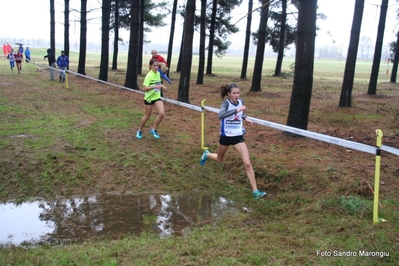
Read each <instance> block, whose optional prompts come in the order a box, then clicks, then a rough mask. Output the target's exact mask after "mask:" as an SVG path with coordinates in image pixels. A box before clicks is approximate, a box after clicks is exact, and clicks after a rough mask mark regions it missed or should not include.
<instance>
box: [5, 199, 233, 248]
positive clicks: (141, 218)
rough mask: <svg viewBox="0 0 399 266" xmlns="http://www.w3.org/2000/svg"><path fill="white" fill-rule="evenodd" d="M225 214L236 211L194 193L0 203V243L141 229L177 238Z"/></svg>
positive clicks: (53, 240) (54, 240) (113, 235)
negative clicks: (190, 229)
mask: <svg viewBox="0 0 399 266" xmlns="http://www.w3.org/2000/svg"><path fill="white" fill-rule="evenodd" d="M225 212H237V210H236V209H235V207H234V204H233V202H232V201H230V200H227V199H226V198H223V197H212V196H209V195H200V194H195V195H189V196H187V195H170V194H140V195H133V194H128V195H115V194H100V195H93V196H88V197H78V198H73V199H60V200H56V201H44V200H41V201H34V202H28V203H22V204H18V205H17V204H14V203H6V204H0V245H34V244H43V243H45V244H62V243H73V242H80V241H83V240H88V239H104V238H112V239H117V238H122V237H123V236H125V235H128V234H140V233H141V232H142V231H145V230H147V231H148V230H153V231H155V232H156V233H157V234H158V235H159V236H160V237H166V236H170V235H182V234H183V232H184V231H185V230H187V229H189V228H190V227H196V226H200V225H203V224H207V223H209V222H211V221H212V220H214V219H215V218H216V217H221V216H222V215H223V214H224V213H225ZM151 217H152V218H154V219H149V218H151Z"/></svg>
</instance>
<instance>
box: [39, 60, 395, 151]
mask: <svg viewBox="0 0 399 266" xmlns="http://www.w3.org/2000/svg"><path fill="white" fill-rule="evenodd" d="M32 62H33V61H32ZM33 63H34V64H37V65H41V64H38V63H35V62H33ZM41 66H44V65H41ZM44 67H47V68H51V67H50V66H44ZM54 69H56V68H54ZM56 70H58V69H56ZM66 71H67V72H68V73H71V74H74V75H77V76H81V77H84V78H87V79H91V80H94V81H97V82H101V83H104V84H108V85H111V86H115V87H118V88H120V89H124V90H129V91H132V92H136V93H140V94H144V92H142V91H140V90H134V89H130V88H127V87H124V86H120V85H117V84H113V83H110V82H107V81H103V80H99V79H96V78H92V77H89V76H86V75H82V74H79V73H76V72H72V71H70V70H66ZM162 100H164V101H166V102H169V103H172V104H175V105H179V106H183V107H186V108H189V109H192V110H195V111H199V112H202V111H203V109H205V110H208V111H211V112H214V113H219V109H217V108H214V107H210V106H204V108H201V107H199V106H196V105H193V104H189V103H184V102H180V101H176V100H172V99H169V98H164V97H162ZM248 118H250V119H251V120H252V122H254V123H256V124H259V125H263V126H266V127H271V128H274V129H278V130H281V131H286V132H290V133H293V134H296V135H300V136H304V137H308V138H311V139H316V140H319V141H323V142H327V143H330V144H334V145H338V146H342V147H346V148H349V149H353V150H358V151H362V152H366V153H371V154H377V148H376V147H373V146H370V145H366V144H363V143H358V142H354V141H350V140H345V139H340V138H337V137H332V136H328V135H323V134H320V133H315V132H312V131H308V130H303V129H299V128H294V127H289V126H285V125H281V124H277V123H273V122H270V121H266V120H261V119H258V118H254V117H249V116H248ZM381 150H383V151H386V152H389V153H392V154H395V155H398V156H399V149H397V148H394V147H389V146H385V145H382V146H381Z"/></svg>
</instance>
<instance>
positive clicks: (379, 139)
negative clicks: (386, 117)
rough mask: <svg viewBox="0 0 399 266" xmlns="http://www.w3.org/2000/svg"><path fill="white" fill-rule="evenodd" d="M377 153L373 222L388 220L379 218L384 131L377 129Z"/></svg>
mask: <svg viewBox="0 0 399 266" xmlns="http://www.w3.org/2000/svg"><path fill="white" fill-rule="evenodd" d="M375 133H376V134H377V154H376V156H375V174H374V179H375V181H374V207H373V223H379V222H386V220H384V219H380V218H378V196H379V192H380V165H381V143H382V136H383V134H382V131H381V129H377V130H376V131H375Z"/></svg>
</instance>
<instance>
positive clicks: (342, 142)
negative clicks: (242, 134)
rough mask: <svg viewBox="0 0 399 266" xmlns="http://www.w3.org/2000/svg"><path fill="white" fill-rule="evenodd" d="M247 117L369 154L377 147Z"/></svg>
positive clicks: (391, 149)
mask: <svg viewBox="0 0 399 266" xmlns="http://www.w3.org/2000/svg"><path fill="white" fill-rule="evenodd" d="M204 108H205V109H206V110H208V111H212V112H215V113H218V112H219V109H216V108H214V107H209V106H204ZM248 118H249V119H251V120H252V122H254V123H256V124H259V125H263V126H266V127H271V128H274V129H278V130H281V131H286V132H290V133H293V134H296V135H300V136H304V137H307V138H311V139H316V140H319V141H323V142H327V143H331V144H334V145H338V146H342V147H346V148H350V149H353V150H358V151H362V152H366V153H371V154H376V153H377V148H376V147H374V146H370V145H366V144H363V143H358V142H354V141H350V140H345V139H340V138H337V137H332V136H329V135H324V134H320V133H316V132H312V131H308V130H303V129H299V128H295V127H289V126H285V125H281V124H277V123H273V122H270V121H266V120H261V119H258V118H254V117H250V116H248ZM381 150H383V151H386V152H389V153H392V154H395V155H398V156H399V149H397V148H394V147H389V146H384V145H383V146H381Z"/></svg>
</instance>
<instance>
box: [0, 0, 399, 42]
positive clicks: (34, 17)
mask: <svg viewBox="0 0 399 266" xmlns="http://www.w3.org/2000/svg"><path fill="white" fill-rule="evenodd" d="M3 1H4V0H3ZM164 1H170V2H171V3H172V1H173V0H164ZM365 2H366V4H365V9H364V15H363V24H362V29H361V37H364V36H366V37H370V38H371V40H372V42H373V44H374V42H375V36H376V35H377V27H378V20H379V13H380V8H379V5H380V4H381V0H366V1H365ZM389 2H390V3H389V8H388V15H387V23H386V27H385V34H384V45H386V44H387V43H388V42H392V41H396V37H395V34H396V32H397V31H398V29H399V27H398V26H397V23H398V21H397V20H396V12H397V9H399V3H397V2H396V1H395V0H390V1H389ZM100 3H101V0H88V10H89V9H93V8H99V6H100ZM184 3H185V0H179V4H184ZM354 3H355V0H318V6H319V9H318V12H319V13H324V14H325V15H327V19H326V20H325V21H320V20H318V22H317V24H318V26H319V28H320V31H319V32H318V33H317V35H318V36H317V39H316V46H320V45H324V44H332V41H333V40H334V41H335V42H336V44H337V45H342V46H343V48H344V49H345V50H346V49H347V46H348V43H349V36H350V30H351V26H352V17H353V10H354ZM63 5H64V1H63V0H55V10H56V11H55V18H56V42H57V43H58V42H62V41H63V20H64V19H63V17H64V14H63V9H64V7H63ZM18 6H19V8H17V9H13V11H11V12H10V9H9V8H2V9H1V10H0V25H2V26H1V27H0V40H2V41H3V42H4V41H6V42H7V41H8V40H10V43H12V42H13V41H14V40H17V41H18V40H19V39H44V40H49V35H50V22H49V21H50V19H49V17H50V12H49V9H50V7H49V0H18ZM258 6H259V3H258V1H257V0H254V8H256V7H258ZM70 7H71V8H74V9H77V10H79V9H80V1H79V0H71V1H70ZM290 7H291V9H292V8H293V7H292V6H290ZM199 8H200V6H199V1H198V4H197V10H198V9H199ZM247 9H248V0H243V4H242V6H241V7H240V8H238V9H236V10H235V14H234V16H233V22H235V21H238V20H239V19H240V18H242V17H243V16H244V15H245V13H246V12H247ZM16 10H17V11H16ZM293 11H295V10H293ZM100 16H101V11H100V10H98V11H97V12H92V13H90V14H89V17H90V18H95V19H93V20H90V21H89V22H88V23H89V25H88V42H94V43H97V42H98V43H100V41H101V32H100V27H101V22H100ZM79 17H80V16H79V14H78V13H73V14H72V13H71V15H70V19H71V20H76V22H73V21H71V23H70V34H71V35H70V41H71V48H72V47H73V46H74V45H75V43H77V42H78V41H79V29H80V25H79V22H78V20H79ZM258 21H259V13H257V12H254V13H253V20H252V31H255V30H256V29H257V27H258ZM7 25H9V26H7ZM176 26H177V29H176V35H175V36H176V37H175V41H174V43H178V44H180V38H179V37H180V36H179V34H178V33H179V28H180V27H181V21H178V22H177V25H176ZM237 26H238V27H239V28H240V29H241V30H240V32H239V33H237V34H234V35H233V36H232V37H231V41H233V45H235V46H240V45H243V40H244V34H245V28H246V19H242V20H241V21H240V22H238V23H237ZM128 36H129V35H128V33H127V32H124V33H123V32H122V33H121V37H122V38H124V39H125V41H128ZM147 36H148V37H150V39H153V40H154V38H155V37H156V38H157V39H164V40H167V39H168V37H169V27H168V26H166V27H164V28H162V29H154V30H153V33H152V34H149V35H147ZM166 42H167V41H165V43H166Z"/></svg>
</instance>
